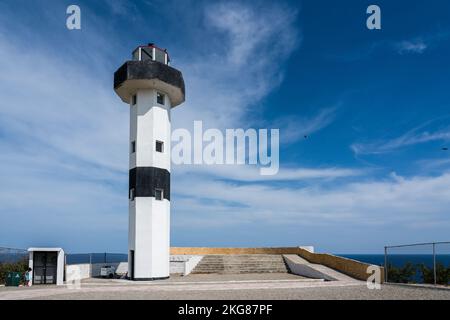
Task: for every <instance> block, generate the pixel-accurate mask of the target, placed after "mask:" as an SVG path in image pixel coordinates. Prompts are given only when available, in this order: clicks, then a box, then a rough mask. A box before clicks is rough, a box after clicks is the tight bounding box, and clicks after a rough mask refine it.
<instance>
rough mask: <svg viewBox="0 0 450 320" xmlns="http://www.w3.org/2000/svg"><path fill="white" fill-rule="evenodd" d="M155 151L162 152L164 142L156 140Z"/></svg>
mask: <svg viewBox="0 0 450 320" xmlns="http://www.w3.org/2000/svg"><path fill="white" fill-rule="evenodd" d="M156 151H157V152H164V142H162V141H159V140H156Z"/></svg>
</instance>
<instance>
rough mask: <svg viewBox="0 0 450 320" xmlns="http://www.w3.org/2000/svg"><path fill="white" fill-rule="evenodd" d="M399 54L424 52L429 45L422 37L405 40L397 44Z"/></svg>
mask: <svg viewBox="0 0 450 320" xmlns="http://www.w3.org/2000/svg"><path fill="white" fill-rule="evenodd" d="M396 47H397V52H398V53H399V54H408V53H416V54H422V53H424V52H425V50H426V49H427V48H428V45H427V44H426V43H425V42H424V41H423V40H421V39H418V40H405V41H401V42H399V43H397V44H396Z"/></svg>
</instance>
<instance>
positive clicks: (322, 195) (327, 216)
mask: <svg viewBox="0 0 450 320" xmlns="http://www.w3.org/2000/svg"><path fill="white" fill-rule="evenodd" d="M185 183H188V181H183V182H182V183H178V184H177V185H174V188H175V190H174V191H175V192H176V193H179V194H180V195H182V196H183V197H179V198H177V200H176V204H175V206H176V210H177V211H179V210H181V211H182V212H183V215H182V216H181V215H180V216H181V217H180V219H179V220H178V221H177V222H176V224H177V227H179V228H182V225H183V224H185V223H187V222H188V221H190V220H191V219H192V220H193V221H195V222H196V225H198V226H199V227H210V226H211V225H221V224H223V225H230V224H236V225H238V224H245V223H257V222H262V221H270V224H272V225H273V226H276V225H279V224H281V225H283V224H286V225H317V226H318V225H334V226H335V227H337V228H339V226H345V225H348V224H351V225H352V226H354V227H355V228H358V227H361V226H370V225H372V226H378V225H384V226H392V225H395V224H397V223H401V224H402V225H403V226H406V227H411V228H413V227H414V226H417V225H419V224H420V223H425V222H426V223H427V224H429V225H432V224H433V223H434V224H441V225H448V226H450V218H449V217H448V215H447V213H446V211H447V208H448V206H449V205H450V189H449V188H448V186H449V185H450V174H449V173H446V174H443V175H441V176H438V177H432V176H422V177H421V176H417V177H412V178H404V177H399V176H397V175H395V174H393V175H391V176H390V177H386V178H385V179H382V180H378V181H377V180H368V181H365V182H364V181H363V182H351V183H347V184H343V185H342V184H339V185H335V186H329V185H327V186H322V185H316V186H313V185H311V186H308V187H298V188H296V187H292V186H290V187H278V186H272V185H268V184H261V183H255V184H250V185H237V184H233V183H227V182H224V181H214V182H211V181H208V183H206V181H204V180H203V179H201V177H200V178H199V183H196V184H195V185H193V184H190V185H189V187H188V186H187V185H182V184H185ZM205 200H208V201H205ZM188 203H189V205H187V204H188ZM178 224H180V225H178Z"/></svg>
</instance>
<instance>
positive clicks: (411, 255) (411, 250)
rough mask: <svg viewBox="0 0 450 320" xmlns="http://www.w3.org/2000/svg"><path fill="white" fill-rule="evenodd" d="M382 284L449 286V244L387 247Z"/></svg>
mask: <svg viewBox="0 0 450 320" xmlns="http://www.w3.org/2000/svg"><path fill="white" fill-rule="evenodd" d="M384 253H385V254H384V266H385V272H386V274H385V281H386V282H391V283H410V284H430V285H435V286H449V285H450V242H429V243H417V244H405V245H397V246H386V247H385V248H384Z"/></svg>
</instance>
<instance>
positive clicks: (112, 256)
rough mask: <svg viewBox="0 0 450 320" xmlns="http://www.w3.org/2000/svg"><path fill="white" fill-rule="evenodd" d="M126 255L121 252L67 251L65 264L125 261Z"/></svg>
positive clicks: (126, 259)
mask: <svg viewBox="0 0 450 320" xmlns="http://www.w3.org/2000/svg"><path fill="white" fill-rule="evenodd" d="M127 261H128V255H127V254H123V253H109V252H102V253H68V254H66V264H68V265H71V264H84V263H86V264H97V263H103V264H111V263H119V262H127Z"/></svg>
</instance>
